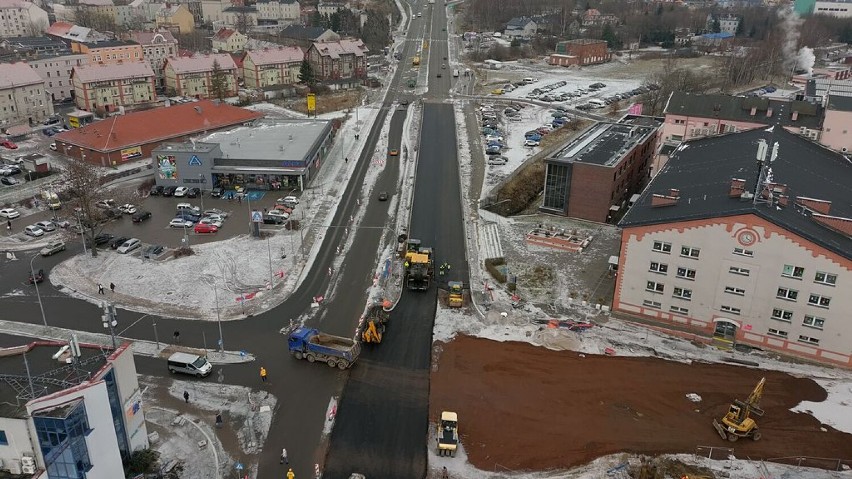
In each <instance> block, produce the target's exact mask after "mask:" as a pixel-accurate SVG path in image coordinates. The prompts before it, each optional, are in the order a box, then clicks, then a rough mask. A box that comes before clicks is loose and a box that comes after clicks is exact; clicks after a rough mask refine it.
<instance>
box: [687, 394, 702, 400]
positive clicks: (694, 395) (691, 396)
mask: <svg viewBox="0 0 852 479" xmlns="http://www.w3.org/2000/svg"><path fill="white" fill-rule="evenodd" d="M686 399H689V400H690V401H692V402H701V396H700V395H698V394H695V393H689V394H687V395H686Z"/></svg>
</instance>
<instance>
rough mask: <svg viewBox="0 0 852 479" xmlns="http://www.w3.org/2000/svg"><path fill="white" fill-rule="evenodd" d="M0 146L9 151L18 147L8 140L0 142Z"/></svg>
mask: <svg viewBox="0 0 852 479" xmlns="http://www.w3.org/2000/svg"><path fill="white" fill-rule="evenodd" d="M0 146H2V147H3V148H7V149H10V150H17V149H18V145H16V144H14V143H13V142H11V141H10V140H3V141H0Z"/></svg>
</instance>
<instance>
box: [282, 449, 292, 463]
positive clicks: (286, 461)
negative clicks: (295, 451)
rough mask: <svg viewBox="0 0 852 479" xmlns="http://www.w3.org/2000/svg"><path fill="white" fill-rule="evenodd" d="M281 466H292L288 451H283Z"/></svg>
mask: <svg viewBox="0 0 852 479" xmlns="http://www.w3.org/2000/svg"><path fill="white" fill-rule="evenodd" d="M281 464H290V459H288V458H287V449H281Z"/></svg>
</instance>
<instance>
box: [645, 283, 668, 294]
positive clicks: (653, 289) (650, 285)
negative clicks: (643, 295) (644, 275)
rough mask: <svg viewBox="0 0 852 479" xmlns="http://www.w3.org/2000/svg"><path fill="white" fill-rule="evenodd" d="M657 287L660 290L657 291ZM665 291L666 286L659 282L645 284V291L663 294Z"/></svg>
mask: <svg viewBox="0 0 852 479" xmlns="http://www.w3.org/2000/svg"><path fill="white" fill-rule="evenodd" d="M657 287H659V289H657ZM665 289H666V285H664V284H663V283H660V282H659V281H648V282H646V283H645V291H650V292H652V293H659V294H663V293H664V292H665Z"/></svg>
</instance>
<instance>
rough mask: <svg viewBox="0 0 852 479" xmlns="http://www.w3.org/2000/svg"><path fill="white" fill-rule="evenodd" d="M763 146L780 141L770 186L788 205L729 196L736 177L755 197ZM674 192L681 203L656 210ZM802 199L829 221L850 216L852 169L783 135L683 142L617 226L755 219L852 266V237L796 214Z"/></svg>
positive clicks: (779, 131) (774, 131) (773, 131)
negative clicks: (778, 187)
mask: <svg viewBox="0 0 852 479" xmlns="http://www.w3.org/2000/svg"><path fill="white" fill-rule="evenodd" d="M761 139H763V140H766V142H767V143H768V146H769V148H768V150H769V151H770V153H771V151H772V146H773V144H774V143H775V142H778V156H777V158H776V159H775V161H774V162H773V163H772V165H771V169H772V181H773V182H774V183H777V184H784V185H787V192H786V196H787V197H788V198H789V204H788V206H785V207H776V206H771V205H768V204H765V203H758V204H754V203H753V202H752V201H746V200H743V199H741V198H731V197H730V194H729V193H730V191H731V180H732V179H734V178H737V179H741V180H745V190H746V191H750V192H753V191H754V190H755V184H756V182H757V177H758V172H757V166H756V162H755V157H756V154H757V145H758V140H761ZM768 156H769V155H767V157H768ZM767 160H768V158H767ZM673 188H674V189H677V190H679V191H680V193H679V196H680V197H679V199H678V200H677V203H676V204H674V205H672V206H661V207H652V206H651V202H652V198H653V195H654V194H661V195H669V192H670V190H671V189H673ZM797 197H807V198H814V199H818V200H824V201H830V202H831V209H830V211H829V212H828V214H829V215H831V216H836V217H842V218H850V217H852V201H850V198H852V162H850V160H849V159H847V158H846V157H845V156H843V155H841V154H839V153H836V152H833V151H831V150H828V149H826V148H824V147H822V146H821V145H819V144H817V143H814V142H812V141H810V140H807V139H805V138H803V137H801V136H798V135H795V134H792V133H790V132H788V131H786V130H785V129H783V128H778V127H774V126H773V127H769V128H757V129H754V130H750V131H746V132H742V133H733V134H729V135H721V136H715V137H709V138H702V139H697V140H692V141H687V142H684V143H682V144H681V146H680V147H679V148H678V149H677V151H675V153H674V154H673V155H672V156H671V158H670V159H669V161H668V163H666V166H665V167H663V169H662V170H661V171H660V173H659V174H657V176H655V177H654V179H653V180H652V181H651V183H650V184H649V185H648V187H647V188H646V189H645V191H644V192H643V193H642V197H641V198H640V199H639V201H637V202H636V204H635V205H634V206H633V207H632V208H631V209H630V210H629V211H628V212H627V214H626V215H625V216H624V218H623V219H622V220H621V222H620V223H619V226H621V227H630V226H640V225H648V224H661V223H675V222H679V221H687V220H697V219H706V218H714V217H723V216H733V215H740V214H754V215H757V216H759V217H761V218H764V219H766V220H767V221H770V222H772V223H774V224H776V225H778V226H780V227H782V228H784V229H786V230H788V231H791V232H793V233H794V234H797V235H799V236H801V237H804V238H807V239H808V240H810V241H812V242H814V243H816V244H818V245H821V246H823V247H825V248H826V249H828V250H831V251H834V252H835V253H838V254H840V255H842V256H844V257H845V258H848V259H852V237H850V236H847V235H844V234H842V233H840V232H837V231H835V230H832V229H828V228H826V227H824V226H821V225H820V224H819V223H817V222H816V221H815V220H814V219H813V218H811V217H809V216H806V215H803V214H802V213H801V212H800V211H799V209H797V208H796V207H794V203H795V200H796V198H797Z"/></svg>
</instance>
